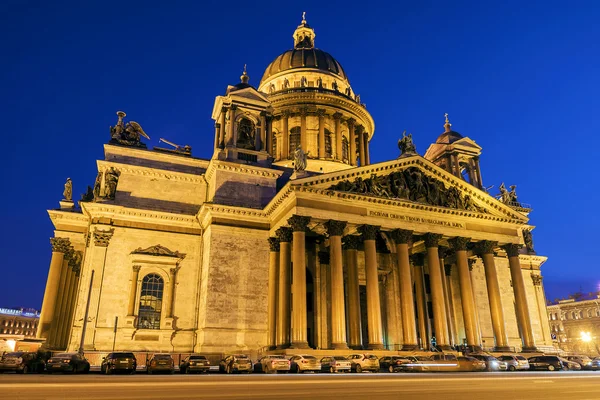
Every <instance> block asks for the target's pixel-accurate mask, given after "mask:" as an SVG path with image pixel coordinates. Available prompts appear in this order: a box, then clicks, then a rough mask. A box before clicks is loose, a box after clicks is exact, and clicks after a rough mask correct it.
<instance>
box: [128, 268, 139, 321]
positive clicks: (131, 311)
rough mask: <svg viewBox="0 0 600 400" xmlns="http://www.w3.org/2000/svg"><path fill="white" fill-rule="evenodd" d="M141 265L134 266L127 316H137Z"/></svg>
mask: <svg viewBox="0 0 600 400" xmlns="http://www.w3.org/2000/svg"><path fill="white" fill-rule="evenodd" d="M141 268H142V266H141V265H134V266H133V268H132V270H131V287H130V288H129V306H128V307H127V315H128V316H129V317H133V316H134V315H135V297H136V295H137V287H138V279H139V277H140V269H141Z"/></svg>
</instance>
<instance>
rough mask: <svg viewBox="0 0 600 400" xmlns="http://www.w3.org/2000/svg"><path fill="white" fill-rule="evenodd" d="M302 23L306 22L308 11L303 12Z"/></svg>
mask: <svg viewBox="0 0 600 400" xmlns="http://www.w3.org/2000/svg"><path fill="white" fill-rule="evenodd" d="M302 24H306V11H303V12H302Z"/></svg>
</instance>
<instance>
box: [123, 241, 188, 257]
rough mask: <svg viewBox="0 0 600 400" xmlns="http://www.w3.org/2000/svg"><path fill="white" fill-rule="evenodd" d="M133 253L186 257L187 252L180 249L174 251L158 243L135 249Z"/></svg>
mask: <svg viewBox="0 0 600 400" xmlns="http://www.w3.org/2000/svg"><path fill="white" fill-rule="evenodd" d="M131 254H143V255H148V256H163V257H175V258H181V259H183V258H185V254H183V253H180V252H178V251H172V250H170V249H168V248H167V247H165V246H161V245H160V244H156V245H154V246H150V247H148V248H145V249H142V248H141V247H139V248H137V249H135V250H134V251H132V252H131Z"/></svg>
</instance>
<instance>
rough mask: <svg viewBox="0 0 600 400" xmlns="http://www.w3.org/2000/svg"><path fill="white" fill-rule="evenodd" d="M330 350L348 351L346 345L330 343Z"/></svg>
mask: <svg viewBox="0 0 600 400" xmlns="http://www.w3.org/2000/svg"><path fill="white" fill-rule="evenodd" d="M331 348H332V349H334V350H348V345H347V344H346V343H331Z"/></svg>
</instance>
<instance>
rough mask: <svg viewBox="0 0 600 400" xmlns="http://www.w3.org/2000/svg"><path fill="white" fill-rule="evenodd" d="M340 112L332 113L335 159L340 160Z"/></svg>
mask: <svg viewBox="0 0 600 400" xmlns="http://www.w3.org/2000/svg"><path fill="white" fill-rule="evenodd" d="M341 118H342V114H341V113H339V112H336V113H335V114H333V120H334V121H335V159H336V160H339V161H342V159H343V156H342V124H341Z"/></svg>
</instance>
